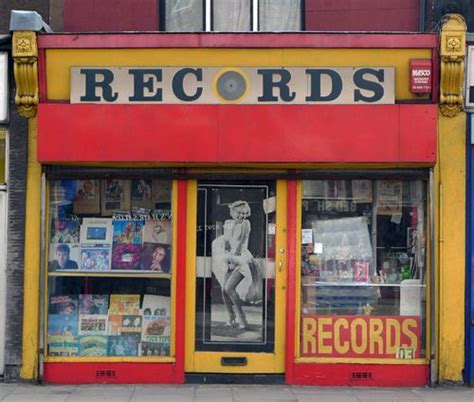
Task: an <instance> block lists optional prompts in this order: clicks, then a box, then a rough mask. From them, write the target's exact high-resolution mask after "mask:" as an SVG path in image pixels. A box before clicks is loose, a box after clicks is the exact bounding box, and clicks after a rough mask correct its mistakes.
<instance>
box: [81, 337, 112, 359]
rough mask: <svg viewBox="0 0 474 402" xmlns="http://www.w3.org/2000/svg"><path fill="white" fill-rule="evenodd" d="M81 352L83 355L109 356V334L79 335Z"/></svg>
mask: <svg viewBox="0 0 474 402" xmlns="http://www.w3.org/2000/svg"><path fill="white" fill-rule="evenodd" d="M79 354H80V355H81V356H107V336H100V335H85V336H79Z"/></svg>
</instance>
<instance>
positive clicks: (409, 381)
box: [292, 363, 429, 387]
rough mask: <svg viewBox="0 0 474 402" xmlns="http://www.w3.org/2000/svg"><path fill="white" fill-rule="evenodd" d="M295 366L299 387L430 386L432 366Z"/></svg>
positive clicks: (296, 381)
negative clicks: (430, 368) (430, 369)
mask: <svg viewBox="0 0 474 402" xmlns="http://www.w3.org/2000/svg"><path fill="white" fill-rule="evenodd" d="M294 366H295V368H294V370H295V374H294V381H293V382H292V384H298V385H325V386H326V385H327V386H344V385H350V386H358V387H422V386H425V385H427V384H429V366H428V365H395V364H329V363H318V364H315V363H314V364H310V363H305V364H295V365H294ZM354 376H355V377H356V378H353V377H354ZM364 376H365V378H362V377H364Z"/></svg>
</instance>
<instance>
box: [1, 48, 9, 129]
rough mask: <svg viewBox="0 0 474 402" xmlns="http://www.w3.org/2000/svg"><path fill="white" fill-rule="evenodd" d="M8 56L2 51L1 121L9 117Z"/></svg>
mask: <svg viewBox="0 0 474 402" xmlns="http://www.w3.org/2000/svg"><path fill="white" fill-rule="evenodd" d="M7 71H8V58H7V53H6V52H0V123H1V122H5V121H6V120H7V118H8V74H7Z"/></svg>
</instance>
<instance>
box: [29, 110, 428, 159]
mask: <svg viewBox="0 0 474 402" xmlns="http://www.w3.org/2000/svg"><path fill="white" fill-rule="evenodd" d="M436 125H437V105H320V106H308V105H291V106H290V105H92V104H73V105H71V104H47V103H44V104H40V105H39V108H38V160H39V161H40V162H43V163H60V162H85V163H94V162H125V161H128V162H162V163H165V162H166V163H200V162H207V163H259V162H262V163H311V162H334V163H338V162H348V163H371V162H373V163H426V164H434V163H435V161H436Z"/></svg>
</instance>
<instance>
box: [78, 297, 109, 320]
mask: <svg viewBox="0 0 474 402" xmlns="http://www.w3.org/2000/svg"><path fill="white" fill-rule="evenodd" d="M108 310H109V295H96V294H87V295H79V314H102V315H103V314H107V312H108Z"/></svg>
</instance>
